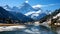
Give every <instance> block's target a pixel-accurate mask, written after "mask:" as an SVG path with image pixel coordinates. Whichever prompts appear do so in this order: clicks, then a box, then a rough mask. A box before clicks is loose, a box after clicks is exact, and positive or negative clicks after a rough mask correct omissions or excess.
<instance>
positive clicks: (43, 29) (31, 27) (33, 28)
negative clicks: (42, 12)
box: [0, 25, 57, 34]
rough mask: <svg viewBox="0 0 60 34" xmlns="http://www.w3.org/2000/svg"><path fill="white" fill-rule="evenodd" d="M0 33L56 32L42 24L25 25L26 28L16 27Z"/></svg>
mask: <svg viewBox="0 0 60 34" xmlns="http://www.w3.org/2000/svg"><path fill="white" fill-rule="evenodd" d="M0 34H57V33H56V32H53V31H52V30H51V29H50V28H48V27H46V26H43V25H38V26H35V25H27V28H24V29H17V30H14V31H3V32H0Z"/></svg>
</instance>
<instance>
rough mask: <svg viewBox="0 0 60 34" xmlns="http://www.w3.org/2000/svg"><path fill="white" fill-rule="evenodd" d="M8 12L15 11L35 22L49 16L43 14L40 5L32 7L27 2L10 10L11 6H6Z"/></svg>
mask: <svg viewBox="0 0 60 34" xmlns="http://www.w3.org/2000/svg"><path fill="white" fill-rule="evenodd" d="M6 7H7V8H5V9H8V11H14V12H20V13H22V14H24V15H26V16H28V17H30V18H32V19H34V20H39V19H40V18H42V17H43V16H45V15H47V14H46V13H43V11H42V10H41V8H40V5H36V6H31V5H29V4H28V3H27V2H24V3H23V4H22V5H21V6H20V7H16V6H15V7H13V8H10V7H9V6H6Z"/></svg>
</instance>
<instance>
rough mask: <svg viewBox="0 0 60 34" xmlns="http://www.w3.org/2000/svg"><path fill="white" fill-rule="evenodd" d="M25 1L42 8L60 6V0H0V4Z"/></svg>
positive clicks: (16, 3)
mask: <svg viewBox="0 0 60 34" xmlns="http://www.w3.org/2000/svg"><path fill="white" fill-rule="evenodd" d="M25 1H28V3H29V4H30V5H31V6H39V7H40V8H42V9H43V10H55V9H59V8H60V0H0V6H4V5H9V6H10V7H13V6H20V5H21V4H22V3H24V2H25Z"/></svg>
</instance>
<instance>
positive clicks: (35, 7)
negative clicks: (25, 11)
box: [32, 4, 56, 8]
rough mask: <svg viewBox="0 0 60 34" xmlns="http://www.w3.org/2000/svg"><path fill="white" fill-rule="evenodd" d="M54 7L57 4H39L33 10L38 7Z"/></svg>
mask: <svg viewBox="0 0 60 34" xmlns="http://www.w3.org/2000/svg"><path fill="white" fill-rule="evenodd" d="M54 5H56V4H48V5H40V4H37V5H34V6H32V7H33V8H36V7H38V8H41V7H49V6H54Z"/></svg>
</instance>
